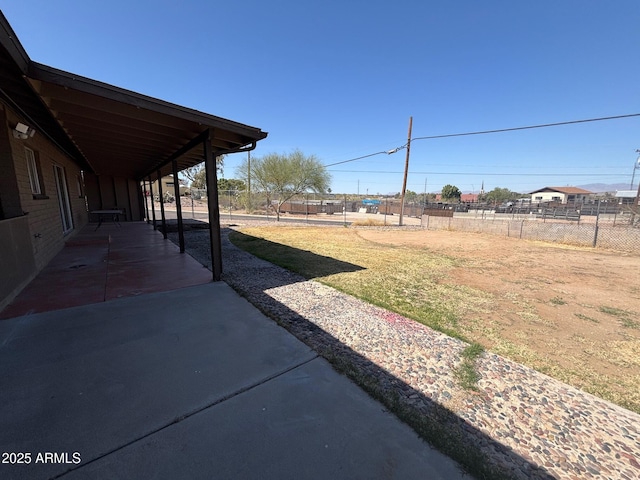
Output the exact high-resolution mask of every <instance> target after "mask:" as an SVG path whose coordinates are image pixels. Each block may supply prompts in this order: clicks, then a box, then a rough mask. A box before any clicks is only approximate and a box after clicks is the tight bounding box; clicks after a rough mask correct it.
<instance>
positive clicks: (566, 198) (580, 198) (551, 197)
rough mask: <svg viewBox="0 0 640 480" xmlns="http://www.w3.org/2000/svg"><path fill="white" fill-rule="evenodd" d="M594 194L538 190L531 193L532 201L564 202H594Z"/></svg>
mask: <svg viewBox="0 0 640 480" xmlns="http://www.w3.org/2000/svg"><path fill="white" fill-rule="evenodd" d="M592 201H593V199H592V196H591V195H589V194H583V193H563V192H555V191H548V192H536V193H532V194H531V202H532V203H542V202H558V203H562V204H566V203H590V202H592Z"/></svg>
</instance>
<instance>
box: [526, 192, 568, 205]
mask: <svg viewBox="0 0 640 480" xmlns="http://www.w3.org/2000/svg"><path fill="white" fill-rule="evenodd" d="M531 202H532V203H542V202H559V203H567V196H566V195H565V194H564V193H560V192H536V193H532V194H531Z"/></svg>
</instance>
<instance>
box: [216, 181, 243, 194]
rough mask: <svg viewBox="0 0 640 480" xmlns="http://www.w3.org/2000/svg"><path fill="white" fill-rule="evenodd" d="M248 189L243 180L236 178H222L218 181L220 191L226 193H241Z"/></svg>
mask: <svg viewBox="0 0 640 480" xmlns="http://www.w3.org/2000/svg"><path fill="white" fill-rule="evenodd" d="M246 188H247V186H246V184H245V183H244V182H243V181H242V180H237V179H235V178H221V179H219V180H218V191H219V192H224V191H228V190H236V191H241V190H245V189H246Z"/></svg>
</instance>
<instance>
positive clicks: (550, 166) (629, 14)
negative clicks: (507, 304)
mask: <svg viewBox="0 0 640 480" xmlns="http://www.w3.org/2000/svg"><path fill="white" fill-rule="evenodd" d="M0 5H2V11H3V13H4V14H5V16H6V17H7V19H8V20H9V22H10V24H11V25H12V26H13V28H14V30H15V32H16V34H17V35H18V38H19V39H20V41H21V42H22V44H23V46H24V47H25V49H26V51H27V53H28V54H29V56H30V57H31V58H32V59H33V60H35V61H37V62H40V63H44V64H46V65H50V66H52V67H55V68H59V69H62V70H66V71H69V72H72V73H76V74H79V75H83V76H87V77H90V78H93V79H96V80H99V81H103V82H106V83H110V84H113V85H116V86H119V87H122V88H126V89H130V90H133V91H136V92H140V93H143V94H146V95H150V96H153V97H157V98H160V99H163V100H166V101H169V102H173V103H177V104H180V105H184V106H188V107H191V108H195V109H197V110H201V111H203V112H206V113H210V114H213V115H218V116H221V117H225V118H229V119H231V120H235V121H238V122H241V123H245V124H248V125H252V126H255V127H259V128H261V129H262V130H264V131H267V132H269V136H268V138H267V139H266V140H264V141H262V142H259V144H258V145H259V146H258V148H257V149H256V151H254V152H253V156H257V157H259V156H261V155H264V154H266V153H271V152H277V153H287V152H289V151H291V150H293V149H295V148H298V149H300V150H302V151H303V152H304V153H305V154H308V155H311V154H313V155H316V156H317V157H318V158H319V159H320V160H321V161H322V162H323V163H324V164H331V163H336V162H341V161H344V160H349V159H352V158H355V157H359V156H364V155H368V154H371V153H375V152H380V151H385V150H390V149H392V148H394V147H398V146H401V145H404V144H405V143H406V141H407V129H408V123H409V117H410V116H413V135H412V137H414V138H415V137H425V136H433V135H444V134H453V133H463V132H473V131H481V130H493V129H502V128H510V127H520V126H526V125H536V124H546V123H555V122H563V121H571V120H580V119H588V118H598V117H607V116H616V115H625V114H635V113H640V61H639V52H640V26H639V25H640V1H638V0H615V1H612V2H605V1H603V0H560V1H558V0H538V1H535V2H531V1H530V2H524V1H513V0H487V1H484V2H479V1H477V0H459V1H455V0H430V1H423V0H411V1H410V0H395V1H389V0H384V1H381V0H340V1H337V0H324V1H315V2H312V1H301V0H295V1H294V0H272V1H268V2H267V1H264V0H245V1H243V2H233V1H227V2H221V1H207V0H201V1H193V0H181V1H166V0H165V1H162V0H160V1H153V2H152V1H147V0H128V1H126V2H124V1H121V0H110V1H108V2H91V1H86V0H83V1H76V0H61V1H51V0H31V1H30V2H27V3H24V2H17V1H8V0H2V1H1V2H0ZM636 149H640V117H632V118H627V119H621V120H610V121H604V122H594V123H586V124H578V125H568V126H562V127H554V128H546V129H535V130H526V131H519V132H509V133H500V134H491V135H481V136H469V137H453V138H447V139H437V140H416V141H414V142H412V144H411V158H410V168H409V178H408V189H410V190H414V191H417V192H422V191H423V190H424V188H425V182H426V189H427V190H428V191H429V192H439V191H440V189H441V187H442V186H443V185H445V184H448V183H450V184H453V185H456V186H458V187H459V188H460V189H461V190H462V191H464V192H467V191H469V192H470V191H475V192H477V191H478V190H480V187H481V185H482V183H483V182H484V188H485V191H489V190H491V189H493V188H495V187H503V188H509V189H511V190H515V191H519V192H529V191H531V190H535V189H537V188H540V187H543V186H562V185H585V184H590V183H607V184H613V183H622V184H627V188H628V184H629V182H630V181H631V176H632V172H633V169H634V162H635V160H636V158H637V157H638V154H636V153H635V150H636ZM243 155H244V154H243ZM240 160H241V158H239V155H232V156H229V157H228V159H227V161H226V168H225V176H226V177H227V178H233V177H234V174H235V166H236V165H237V164H238V163H239V161H240ZM404 162H405V150H401V151H399V152H398V153H395V154H393V155H386V154H382V155H375V156H372V157H369V158H366V159H363V160H360V161H355V162H350V163H345V164H342V165H336V166H334V167H330V168H329V170H330V172H331V174H332V176H333V181H332V185H331V188H332V190H333V191H334V192H336V193H343V192H349V193H351V192H353V193H355V192H356V191H359V192H360V193H369V194H370V195H373V194H375V193H390V192H398V191H400V190H401V187H402V176H403V169H404ZM636 173H637V175H636V180H638V179H640V169H639V170H637V171H636ZM636 185H637V182H636Z"/></svg>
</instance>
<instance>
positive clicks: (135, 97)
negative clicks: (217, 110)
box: [0, 14, 267, 180]
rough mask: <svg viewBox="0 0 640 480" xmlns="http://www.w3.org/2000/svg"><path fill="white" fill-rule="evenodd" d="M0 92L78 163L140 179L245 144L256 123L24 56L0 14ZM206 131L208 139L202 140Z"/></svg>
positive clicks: (259, 135)
mask: <svg viewBox="0 0 640 480" xmlns="http://www.w3.org/2000/svg"><path fill="white" fill-rule="evenodd" d="M0 46H1V48H0V96H1V97H2V98H3V99H4V100H5V101H6V102H8V103H9V104H10V105H11V106H12V107H13V108H14V109H15V110H17V112H18V113H20V114H21V115H22V116H23V117H24V118H25V121H28V122H29V123H30V126H31V127H33V128H35V129H36V131H37V132H38V133H39V134H42V135H45V136H46V137H48V138H49V139H50V140H51V141H52V142H53V143H55V144H56V145H57V146H58V148H60V149H61V150H63V151H64V152H65V153H67V155H69V156H70V157H72V158H73V159H74V160H75V161H76V162H77V163H78V164H79V165H81V166H82V167H83V168H84V169H85V170H88V171H90V172H93V173H95V174H97V175H101V174H104V175H112V176H119V177H126V178H131V179H135V180H142V179H143V178H146V177H147V176H148V175H151V174H154V175H155V174H156V173H157V172H158V171H159V172H160V174H161V175H166V174H169V173H171V172H172V171H173V168H172V161H173V160H176V162H177V165H178V170H182V169H184V168H187V167H190V166H193V165H196V164H198V163H200V162H202V161H203V160H204V155H205V152H204V142H205V141H210V147H211V150H212V151H213V154H214V155H216V156H217V155H222V154H225V153H232V152H241V151H247V150H251V149H253V148H255V146H256V142H258V141H259V140H262V139H264V138H266V136H267V133H266V132H263V131H261V130H260V129H259V128H255V127H250V126H248V125H244V124H241V123H237V122H234V121H231V120H227V119H224V118H221V117H216V116H214V115H209V114H206V113H203V112H200V111H197V110H193V109H190V108H186V107H182V106H179V105H175V104H172V103H169V102H165V101H163V100H159V99H156V98H152V97H149V96H146V95H142V94H139V93H136V92H132V91H129V90H125V89H122V88H119V87H115V86H113V85H109V84H106V83H103V82H99V81H97V80H92V79H89V78H86V77H81V76H79V75H74V74H72V73H69V72H65V71H62V70H58V69H55V68H52V67H49V66H46V65H42V64H39V63H36V62H34V61H32V60H30V59H29V57H28V55H27V54H26V52H25V51H24V49H23V47H22V45H21V44H20V42H19V41H18V39H17V37H16V35H15V33H14V32H13V30H12V28H11V26H10V25H9V23H8V22H7V20H6V19H5V17H4V16H3V15H1V14H0ZM207 139H209V140H207Z"/></svg>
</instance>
